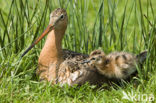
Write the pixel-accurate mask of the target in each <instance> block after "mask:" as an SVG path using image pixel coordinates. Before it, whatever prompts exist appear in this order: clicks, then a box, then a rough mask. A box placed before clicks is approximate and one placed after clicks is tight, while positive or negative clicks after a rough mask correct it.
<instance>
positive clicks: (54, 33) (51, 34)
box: [22, 8, 101, 85]
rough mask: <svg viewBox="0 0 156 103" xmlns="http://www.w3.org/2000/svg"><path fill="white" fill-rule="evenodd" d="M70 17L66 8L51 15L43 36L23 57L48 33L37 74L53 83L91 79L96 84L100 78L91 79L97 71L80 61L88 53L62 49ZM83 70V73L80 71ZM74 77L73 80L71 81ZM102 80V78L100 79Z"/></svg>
mask: <svg viewBox="0 0 156 103" xmlns="http://www.w3.org/2000/svg"><path fill="white" fill-rule="evenodd" d="M67 23H68V17H67V13H66V11H65V10H64V9H61V8H58V9H56V10H54V11H53V12H52V13H51V15H50V23H49V25H48V27H47V29H46V30H45V31H44V32H43V33H42V34H41V36H40V37H39V38H38V39H37V40H36V41H35V42H34V43H33V44H32V45H31V46H30V47H29V48H28V49H27V50H26V51H25V52H24V53H23V54H22V57H23V56H24V55H25V54H26V53H27V52H28V51H29V50H30V49H31V48H33V47H34V46H35V45H36V44H37V43H38V42H39V41H40V40H41V39H42V38H43V37H44V36H45V35H46V34H48V36H47V39H46V42H45V44H44V47H43V49H42V51H41V53H40V56H39V60H38V69H37V74H38V75H39V78H40V79H41V80H47V81H50V82H52V84H56V83H59V84H61V85H62V84H65V83H67V84H69V85H74V84H78V85H81V84H84V83H85V82H87V81H89V82H90V83H91V84H94V83H95V82H97V81H98V79H94V80H92V79H90V76H93V75H95V77H97V78H98V77H99V74H98V73H97V72H95V71H94V72H93V71H87V70H86V69H84V68H82V67H83V66H80V65H79V63H80V61H82V60H84V59H86V58H87V57H88V55H85V54H81V53H77V52H73V51H70V50H65V49H62V39H63V36H64V34H65V30H66V28H67ZM81 71H83V73H80V74H79V72H81ZM69 79H72V82H70V81H69ZM99 80H100V81H101V79H99Z"/></svg>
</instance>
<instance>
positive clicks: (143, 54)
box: [136, 50, 147, 64]
mask: <svg viewBox="0 0 156 103" xmlns="http://www.w3.org/2000/svg"><path fill="white" fill-rule="evenodd" d="M136 58H137V59H138V61H139V63H140V64H142V63H143V62H144V61H145V60H146V58H147V50H146V51H143V52H141V53H140V54H138V55H137V56H136Z"/></svg>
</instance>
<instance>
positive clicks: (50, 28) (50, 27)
mask: <svg viewBox="0 0 156 103" xmlns="http://www.w3.org/2000/svg"><path fill="white" fill-rule="evenodd" d="M53 28H54V25H48V27H47V28H46V29H45V30H44V32H43V33H42V34H41V36H40V37H39V38H38V39H37V40H36V41H35V42H34V43H32V44H31V45H30V46H29V48H27V49H26V50H25V51H24V53H23V54H22V55H21V57H23V56H24V55H25V54H26V53H27V52H28V51H29V50H31V49H32V48H33V47H34V46H35V45H36V44H37V43H38V42H39V41H40V40H41V39H42V38H43V37H44V36H45V35H46V34H48V33H49V32H50V31H51V30H52V29H53Z"/></svg>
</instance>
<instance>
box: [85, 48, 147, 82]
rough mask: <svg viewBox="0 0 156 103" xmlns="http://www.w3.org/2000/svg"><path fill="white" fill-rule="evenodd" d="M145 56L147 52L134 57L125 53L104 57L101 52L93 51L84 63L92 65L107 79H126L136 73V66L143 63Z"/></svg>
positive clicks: (115, 53)
mask: <svg viewBox="0 0 156 103" xmlns="http://www.w3.org/2000/svg"><path fill="white" fill-rule="evenodd" d="M146 56H147V51H144V52H142V53H140V54H139V55H137V56H135V55H133V54H130V53H127V52H113V53H110V54H108V55H105V53H104V52H103V51H102V50H94V51H92V52H91V53H90V56H89V58H88V59H87V60H86V61H84V63H87V64H88V65H90V66H92V65H94V66H95V67H96V68H97V70H98V72H99V73H100V74H102V75H105V76H106V77H108V78H115V79H126V78H128V77H129V76H130V75H131V74H133V73H134V72H135V71H136V68H137V65H140V64H142V63H143V62H144V61H145V59H146Z"/></svg>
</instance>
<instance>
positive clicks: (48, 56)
mask: <svg viewBox="0 0 156 103" xmlns="http://www.w3.org/2000/svg"><path fill="white" fill-rule="evenodd" d="M64 33H65V29H64V30H52V31H51V32H49V34H48V36H47V39H46V42H45V44H44V47H43V49H42V51H41V53H40V56H39V63H40V64H42V65H45V66H49V65H50V64H52V63H54V62H57V61H58V60H60V59H62V38H63V36H64Z"/></svg>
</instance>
